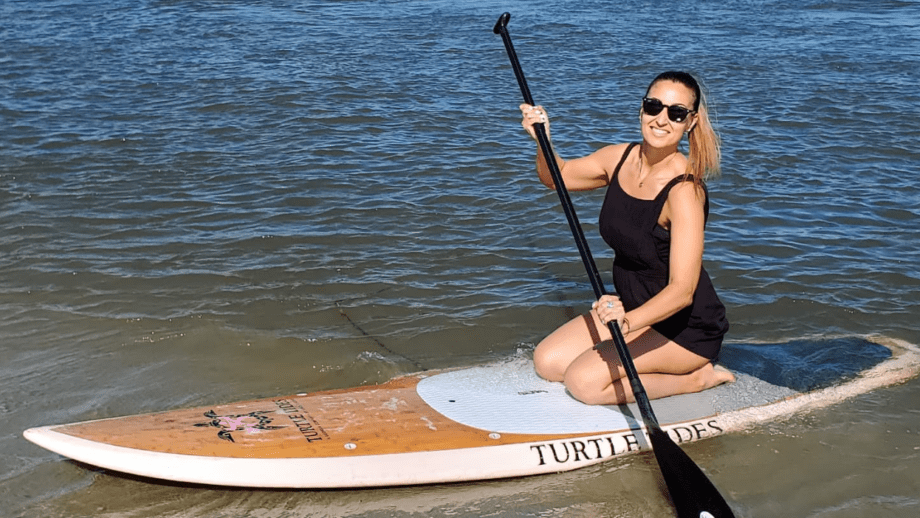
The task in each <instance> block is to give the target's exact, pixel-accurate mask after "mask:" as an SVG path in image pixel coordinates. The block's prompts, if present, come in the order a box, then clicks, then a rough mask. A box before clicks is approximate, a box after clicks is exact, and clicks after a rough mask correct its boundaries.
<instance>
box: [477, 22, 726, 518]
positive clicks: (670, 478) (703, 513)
mask: <svg viewBox="0 0 920 518" xmlns="http://www.w3.org/2000/svg"><path fill="white" fill-rule="evenodd" d="M510 19H511V14H509V13H504V14H502V15H501V16H500V17H499V18H498V22H496V23H495V27H494V28H493V32H495V34H499V35H501V37H502V41H504V43H505V50H507V51H508V58H509V59H510V60H511V66H512V68H514V75H515V77H517V81H518V85H519V86H520V87H521V94H523V96H524V102H526V103H527V104H530V105H534V104H535V103H534V101H533V97H532V96H531V95H530V88H529V87H528V86H527V79H525V77H524V71H523V70H522V69H521V64H520V61H519V60H518V58H517V53H515V51H514V46H513V45H512V43H511V35H510V34H508V20H510ZM533 126H534V132H535V133H536V136H537V142H538V143H539V145H540V149H541V150H542V152H543V156H544V158H545V159H546V165H547V166H548V167H549V172H550V175H551V176H552V178H553V183H554V184H555V185H556V193H557V194H558V195H559V201H560V202H561V203H562V210H563V212H564V213H565V217H566V219H567V220H568V223H569V227H570V228H571V230H572V236H573V237H574V238H575V244H576V245H577V246H578V252H579V253H580V254H581V260H582V262H583V263H584V266H585V270H586V271H587V273H588V277H589V279H590V281H591V287H592V288H593V289H594V295H595V297H597V298H600V297H601V296H602V295H604V294H606V290H605V289H604V283H603V281H602V280H601V276H600V274H599V273H598V272H597V265H596V264H595V262H594V258H593V257H592V255H591V250H590V248H589V247H588V241H587V240H586V239H585V234H584V232H583V231H582V229H581V224H580V223H579V222H578V216H577V215H576V214H575V209H574V207H573V206H572V200H571V198H569V193H568V191H567V190H566V188H565V183H564V182H563V180H562V172H561V171H560V170H559V165H558V164H557V163H556V154H555V152H553V148H552V144H551V143H550V141H549V136H547V134H546V127H545V125H544V124H543V123H536V124H534V125H533ZM607 327H608V328H609V329H610V333H611V335H612V336H613V343H614V345H615V346H616V350H617V354H618V355H619V357H620V362H621V363H622V364H623V370H624V371H625V373H626V377H627V379H629V383H630V386H631V387H632V391H633V396H634V397H635V399H636V404H637V405H638V406H639V412H640V413H641V414H642V421H643V422H644V423H645V426H646V428H647V429H648V432H649V440H650V442H651V444H652V448H653V450H654V452H655V458H656V459H657V460H658V466H659V467H660V468H661V474H662V476H663V477H664V479H665V484H666V485H667V487H668V492H669V493H670V494H671V500H672V501H673V502H674V506H675V508H676V509H677V515H678V517H679V518H710V517H712V518H734V514H733V513H732V510H731V508H730V507H729V506H728V504H727V503H726V502H725V499H724V498H722V495H721V494H720V493H719V491H718V490H717V489H716V488H715V486H714V485H713V484H712V482H710V481H709V479H708V478H707V477H706V475H705V474H704V473H703V471H702V470H701V469H700V468H699V466H697V465H696V463H694V462H693V460H692V459H690V457H688V456H687V454H686V453H684V451H683V450H681V449H680V447H678V446H677V445H676V444H674V441H673V440H671V437H670V436H669V435H668V434H667V432H665V431H663V430H662V429H661V426H660V425H659V424H658V419H657V418H656V417H655V412H654V411H653V410H652V404H651V403H650V402H649V399H648V395H647V394H646V393H645V388H644V387H643V386H642V381H641V380H640V379H639V373H638V372H637V371H636V365H635V363H634V362H633V359H632V355H630V353H629V349H628V348H627V346H626V339H625V338H624V337H623V333H622V331H621V330H620V326H619V324H617V322H616V321H612V322H608V323H607Z"/></svg>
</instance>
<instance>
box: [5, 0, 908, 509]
mask: <svg viewBox="0 0 920 518" xmlns="http://www.w3.org/2000/svg"><path fill="white" fill-rule="evenodd" d="M503 11H510V12H512V19H511V23H510V25H509V29H510V31H511V34H512V36H513V37H514V40H515V45H516V47H517V50H518V53H519V55H520V57H521V60H522V62H523V66H524V70H525V72H526V73H527V75H528V79H529V81H530V86H531V89H532V90H533V93H534V96H535V97H536V98H537V100H538V102H540V103H542V104H544V105H546V106H547V107H548V108H550V110H551V114H552V115H553V136H554V142H555V144H556V147H557V150H558V151H559V152H560V153H561V154H562V155H563V156H575V155H578V154H584V153H587V152H590V151H591V150H593V149H595V148H596V147H598V146H600V145H602V144H604V143H609V142H620V141H626V140H634V139H636V138H638V126H637V120H636V115H637V112H638V99H639V97H640V96H641V94H642V93H643V91H644V87H645V86H646V84H647V82H648V81H649V80H650V79H651V77H653V76H654V75H655V74H657V73H658V72H659V71H662V70H664V69H669V68H686V69H689V70H691V71H694V72H696V73H698V74H699V75H701V76H702V77H703V79H704V80H705V83H706V84H707V86H708V88H709V90H710V92H711V98H712V101H713V105H714V108H715V112H716V116H717V124H718V127H719V129H720V131H721V134H722V137H723V140H724V171H723V176H722V178H721V179H719V180H717V181H715V182H713V183H712V184H711V185H710V189H711V192H712V197H713V200H712V201H713V212H712V217H711V220H710V225H709V231H708V234H707V250H706V261H707V268H708V269H709V271H710V273H711V274H712V276H713V278H714V281H715V283H716V285H717V288H718V289H719V291H720V294H721V295H722V298H723V300H724V301H725V303H726V305H727V307H728V311H729V318H730V319H731V322H732V332H731V334H730V337H729V338H730V341H732V342H735V343H756V342H784V341H788V340H793V339H797V338H802V337H826V336H860V335H867V334H875V335H882V336H886V337H891V338H896V339H901V340H906V341H908V342H911V343H920V331H918V325H917V314H918V313H917V307H918V304H920V274H918V271H917V265H918V264H920V250H918V245H917V243H918V237H920V232H918V226H917V218H918V216H920V188H918V186H917V177H918V176H917V173H918V170H920V168H918V165H917V164H918V163H920V152H918V151H917V146H916V142H917V140H918V137H920V130H918V129H917V121H916V113H915V112H916V107H917V106H920V94H918V90H917V84H918V80H920V76H918V73H917V70H918V65H920V30H918V29H920V3H918V2H916V1H879V2H871V3H869V2H860V1H856V0H850V1H842V2H823V1H818V0H802V1H799V2H789V1H784V0H776V1H760V2H741V1H732V0H729V1H726V2H718V3H715V2H713V3H710V2H702V1H697V0H687V1H684V2H679V3H677V4H674V5H669V6H667V7H666V8H665V7H664V6H661V5H658V4H656V3H652V2H641V1H637V0H627V1H623V2H618V3H616V4H611V3H610V2H601V1H595V0H587V1H579V2H571V1H563V0H530V1H523V0H522V1H518V2H508V1H506V2H487V1H468V2H462V3H461V2H453V1H447V0H431V1H422V0H417V1H370V0H351V1H345V0H340V1H331V0H329V1H313V2H271V3H264V4H262V3H255V2H249V3H243V2H232V1H211V2H183V1H178V0H175V1H139V2H124V1H121V0H110V1H108V2H104V3H103V2H91V1H87V2H80V3H71V2H63V1H45V2H31V1H20V0H5V1H4V2H2V3H0V18H2V19H3V20H4V22H3V24H2V28H0V132H2V133H0V235H2V238H0V268H2V270H0V272H2V273H0V338H2V340H0V423H2V424H0V501H2V502H3V503H4V505H3V506H2V509H3V510H2V511H0V514H3V515H7V516H25V517H39V516H41V517H49V516H50V517H55V516H61V517H64V516H108V517H151V516H208V517H223V516H234V517H238V516H266V517H287V516H353V517H382V516H399V517H404V516H405V517H408V516H464V517H472V516H502V517H504V516H509V517H510V516H540V517H550V516H566V517H569V516H575V517H580V516H583V517H594V516H619V517H639V516H668V515H669V514H668V513H670V512H671V511H670V507H669V505H668V504H667V501H666V500H665V499H664V498H663V496H662V488H661V487H660V483H659V480H660V479H659V477H658V474H657V468H656V466H655V464H654V461H653V459H652V457H649V456H634V457H632V458H626V459H623V460H619V461H614V462H611V463H608V464H605V465H602V466H599V467H594V468H588V469H585V470H582V471H577V472H574V473H568V474H562V475H553V476H546V477H537V478H528V479H520V480H509V481H497V482H486V483H476V484H460V485H451V486H437V487H424V488H401V489H383V490H368V491H293V492H287V491H247V490H223V489H205V488H196V487H187V486H181V485H173V484H166V483H154V482H150V481H141V480H135V479H133V478H131V477H124V476H117V475H112V474H108V473H101V472H97V471H94V470H93V469H91V468H88V467H86V466H80V465H75V464H72V463H68V462H63V461H61V459H60V458H59V457H57V456H55V455H53V454H51V453H48V452H45V451H44V450H41V449H40V448H38V447H35V446H33V445H31V444H30V443H28V442H27V441H25V440H24V439H22V437H21V431H22V430H23V429H25V428H28V427H31V426H36V425H40V424H50V423H59V422H69V421H76V420H84V419H92V418H99V417H111V416H116V415H125V414H132V413H138V412H145V411H156V410H164V409H169V408H176V407H181V406H190V405H198V404H201V405H206V404H214V403H220V402H228V401H233V400H238V399H245V398H249V397H260V396H273V395H278V394H287V393H292V392H298V391H312V390H321V389H326V388H337V387H346V386H353V385H358V384H363V383H373V382H379V381H384V380H386V379H389V378H390V377H392V376H394V375H397V374H402V373H407V372H413V371H417V370H420V369H434V368H439V367H447V366H463V365H473V364H477V363H482V362H488V361H493V360H498V359H505V358H508V357H513V356H519V355H527V354H529V351H530V350H531V349H532V347H533V344H534V343H535V342H536V341H538V340H539V339H540V338H541V337H542V336H544V335H545V334H546V333H548V332H549V331H551V330H552V329H553V328H554V327H555V326H556V325H557V324H559V323H561V322H563V321H564V320H565V319H566V318H568V317H569V316H571V315H574V314H576V313H578V312H581V311H583V310H585V308H586V307H587V305H588V304H589V303H590V294H591V290H590V286H589V284H588V282H587V279H586V277H585V274H584V272H583V271H582V267H581V265H580V261H579V260H578V257H577V253H576V252H575V251H574V246H573V244H572V242H571V236H570V234H569V231H568V229H567V227H566V225H565V222H564V219H563V218H562V216H561V214H560V211H559V209H558V208H557V206H558V203H557V201H556V198H555V194H554V193H552V192H551V191H548V190H546V189H544V188H543V187H542V186H540V185H539V183H538V182H537V181H536V179H535V175H534V174H533V172H532V163H533V152H534V146H533V144H532V143H531V142H530V141H529V140H528V138H527V137H526V136H525V135H524V134H523V132H522V131H521V129H520V126H519V124H518V115H517V113H516V106H517V105H518V104H519V103H520V93H519V91H518V90H517V85H516V83H515V81H514V76H513V74H512V72H511V70H510V67H509V65H508V60H507V57H506V55H505V53H504V48H503V46H502V44H501V40H500V38H499V37H498V36H495V35H494V34H492V32H491V28H492V25H493V24H494V23H495V20H496V19H497V18H498V15H499V14H501V13H502V12H503ZM599 196H600V194H599V193H591V194H586V195H585V194H581V195H578V196H576V197H575V203H576V207H577V209H578V210H579V214H580V215H581V219H582V222H583V224H584V226H585V229H586V231H587V233H588V235H589V240H590V241H591V244H592V249H593V250H594V253H595V255H596V256H597V259H598V262H599V267H600V269H601V270H602V271H603V272H605V273H606V272H607V271H608V268H609V266H608V265H609V261H610V254H609V253H607V252H606V251H605V249H604V246H603V242H602V241H601V240H600V238H599V237H598V236H597V234H596V224H595V219H596V215H597V212H598V209H599V206H600V198H599ZM918 398H920V382H918V381H912V382H909V383H906V384H904V385H901V386H897V387H893V388H890V389H887V390H880V391H877V392H873V393H870V394H867V395H865V396H862V397H860V398H857V399H855V400H853V401H851V402H848V403H846V404H843V405H838V406H835V407H832V408H830V409H826V410H822V411H817V412H813V413H810V414H807V415H801V416H793V417H791V418H790V419H788V420H786V421H782V422H778V423H775V424H771V425H767V426H764V427H761V428H758V429H755V430H752V431H750V432H749V433H745V434H735V435H731V436H726V437H721V438H718V439H712V440H709V441H706V442H703V443H699V444H694V445H690V446H687V448H686V449H687V451H688V453H690V455H691V456H692V457H693V458H694V459H695V460H696V461H697V462H698V463H699V464H700V465H701V466H702V467H703V468H704V469H705V470H706V471H707V473H709V474H710V475H711V478H712V479H713V481H714V482H715V483H716V485H717V486H718V487H719V488H720V489H721V490H722V491H723V493H724V494H725V495H726V497H727V498H728V499H729V500H730V501H731V502H732V503H733V505H734V506H735V508H736V510H737V511H738V512H739V514H743V515H745V516H752V517H753V516H802V517H805V516H807V517H822V518H824V517H835V518H837V517H862V516H872V517H880V516H890V517H908V516H910V517H913V516H916V515H917V514H918V511H920V483H918V482H917V481H918V480H920V467H918V466H920V463H918V462H917V460H918V456H920V413H918V410H917V405H916V401H918Z"/></svg>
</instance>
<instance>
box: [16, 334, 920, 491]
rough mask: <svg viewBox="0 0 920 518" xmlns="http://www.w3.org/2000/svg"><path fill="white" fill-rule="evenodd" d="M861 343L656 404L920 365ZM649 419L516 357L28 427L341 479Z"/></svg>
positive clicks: (515, 468)
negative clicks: (819, 375)
mask: <svg viewBox="0 0 920 518" xmlns="http://www.w3.org/2000/svg"><path fill="white" fill-rule="evenodd" d="M856 342H858V343H857V344H856V345H857V346H863V347H868V346H872V347H874V348H875V351H876V353H873V354H875V356H877V358H874V359H871V360H869V363H871V364H872V365H871V366H868V367H866V368H863V367H862V366H859V367H855V368H854V369H852V370H853V372H838V373H837V374H835V375H834V376H832V377H831V379H829V380H824V381H823V383H824V384H825V385H826V386H824V387H823V388H818V389H815V390H801V389H796V388H794V387H790V386H786V385H792V384H790V383H786V384H785V385H783V384H777V383H776V382H777V380H778V378H777V379H770V377H771V376H769V375H763V376H760V377H758V376H756V375H752V374H748V373H746V372H743V371H744V370H751V371H756V370H757V369H758V368H757V367H756V365H760V363H759V362H757V361H755V362H753V363H754V364H755V368H751V366H750V365H747V364H745V362H744V361H741V360H736V361H735V362H734V363H736V364H737V365H738V368H739V369H740V370H738V371H736V372H735V373H736V376H737V377H738V381H736V382H735V383H733V384H731V385H724V386H721V387H717V388H715V389H711V390H708V391H705V392H703V393H699V394H687V395H682V396H676V397H672V398H665V399H661V400H656V401H653V402H652V405H653V407H654V409H655V412H656V414H657V416H658V419H659V421H660V422H661V424H662V427H663V428H664V429H665V430H667V431H668V433H669V434H670V435H671V437H672V438H673V439H674V441H675V442H677V443H683V442H689V441H695V440H699V439H704V438H708V437H712V436H715V435H719V434H722V433H725V432H729V431H736V430H741V429H744V428H745V427H748V426H751V425H753V424H756V423H758V422H762V421H766V420H770V419H774V418H776V417H779V416H783V415H788V414H790V413H792V412H796V411H800V410H802V409H804V408H813V407H817V406H822V405H827V404H832V403H836V402H838V401H841V400H843V399H846V398H847V397H851V396H853V395H856V394H860V393H864V392H867V391H869V390H872V389H874V388H877V387H881V386H886V385H890V384H893V383H897V382H900V381H903V380H905V379H909V378H911V377H913V376H916V375H917V373H918V371H920V353H918V350H917V348H915V347H914V346H912V345H909V344H905V343H899V342H894V341H890V340H889V341H886V342H885V343H884V345H879V344H876V343H871V342H867V341H865V340H861V339H858V340H856ZM842 347H844V348H846V349H851V348H852V347H853V344H845V345H843V346H842ZM870 356H871V355H870ZM729 363H732V362H731V361H729ZM748 363H751V362H748ZM729 367H731V365H729ZM761 367H762V366H761ZM765 370H769V369H765ZM780 372H781V371H780ZM754 374H757V373H756V372H755V373H754ZM773 377H774V378H776V376H775V375H774V376H773ZM765 378H766V379H765ZM643 430H644V429H643V426H642V424H641V417H640V414H639V412H638V410H637V409H636V408H635V407H634V406H632V405H625V406H589V405H583V404H581V403H579V402H577V401H575V400H573V399H572V398H571V397H570V396H569V395H568V394H567V393H566V392H565V390H564V388H563V387H562V385H561V384H558V383H550V382H547V381H544V380H542V379H540V378H539V377H537V376H536V375H535V374H534V373H533V367H532V364H531V363H530V361H529V360H527V359H525V358H518V359H515V360H512V361H508V362H503V363H499V364H494V365H485V366H480V367H473V368H467V369H458V370H451V371H445V372H439V373H424V374H417V375H411V376H405V377H401V378H397V379H394V380H391V381H389V382H387V383H384V384H381V385H375V386H365V387H359V388H352V389H344V390H332V391H324V392H316V393H311V394H296V395H291V396H285V397H276V398H268V399H261V400H255V401H246V402H240V403H232V404H226V405H216V406H208V407H202V408H193V409H184V410H172V411H168V412H161V413H155V414H146V415H138V416H129V417H118V418H112V419H103V420H97V421H88V422H83V423H75V424H64V425H56V426H45V427H40V428H33V429H30V430H27V431H26V432H25V434H24V436H25V437H26V438H27V439H28V440H30V441H32V442H34V443H35V444H38V445H39V446H42V447H44V448H46V449H48V450H51V451H53V452H56V453H58V454H60V455H63V456H65V457H68V458H70V459H73V460H76V461H79V462H83V463H86V464H90V465H93V466H98V467H101V468H105V469H109V470H114V471H118V472H123V473H129V474H133V475H138V476H143V477H151V478H157V479H163V480H170V481H178V482H187V483H196V484H207V485H219V486H241V487H272V488H344V487H369V486H393V485H408V484H429V483H441V482H458V481H469V480H485V479H495V478H504V477H515V476H524V475H535V474H540V473H551V472H558V471H567V470H572V469H577V468H581V467H584V466H588V465H591V464H595V463H598V462H602V461H605V460H607V459H611V458H614V457H618V456H621V455H624V454H627V453H630V452H635V451H641V450H645V449H648V448H649V444H648V441H647V439H646V436H645V434H644V431H643Z"/></svg>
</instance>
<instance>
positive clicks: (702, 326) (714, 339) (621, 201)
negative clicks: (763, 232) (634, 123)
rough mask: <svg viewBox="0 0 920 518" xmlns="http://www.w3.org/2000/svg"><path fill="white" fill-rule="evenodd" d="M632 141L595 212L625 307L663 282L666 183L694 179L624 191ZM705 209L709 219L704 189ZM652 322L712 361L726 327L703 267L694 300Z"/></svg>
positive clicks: (667, 235)
mask: <svg viewBox="0 0 920 518" xmlns="http://www.w3.org/2000/svg"><path fill="white" fill-rule="evenodd" d="M637 145H638V144H636V143H632V144H630V145H629V147H628V148H627V149H626V152H625V153H623V158H622V159H620V163H619V164H617V167H616V169H615V170H614V172H613V178H612V179H611V180H610V186H609V187H608V188H607V195H606V197H605V198H604V205H603V207H602V208H601V215H600V233H601V236H602V237H603V238H604V241H606V242H607V244H609V245H610V247H611V248H613V250H614V252H615V254H616V255H615V258H614V261H613V284H614V286H615V287H616V291H617V294H618V295H619V296H620V299H621V300H622V301H623V306H624V307H625V308H626V311H631V310H633V309H635V308H637V307H639V306H641V305H642V304H644V303H645V302H646V301H648V300H649V299H651V298H652V297H653V296H655V295H656V294H658V292H660V291H661V290H663V289H664V288H665V286H667V284H668V270H669V267H668V264H669V263H668V261H669V259H670V257H669V256H670V251H671V234H670V232H669V231H667V230H665V229H664V228H662V227H661V226H660V225H659V224H658V217H659V216H660V215H661V210H662V208H663V207H664V203H665V201H667V199H668V193H669V192H670V191H671V188H673V187H674V186H675V185H677V184H678V183H680V182H684V181H692V179H693V177H692V176H689V175H687V176H679V177H677V178H675V179H673V180H672V181H671V182H670V183H668V185H666V186H665V187H664V189H662V190H661V192H659V193H658V196H657V197H656V198H655V199H654V200H643V199H639V198H634V197H632V196H630V195H629V194H626V192H625V191H623V188H622V187H620V182H619V179H618V176H619V172H620V168H621V167H622V166H623V163H624V162H625V161H626V157H627V156H629V153H630V152H631V151H632V149H633V148H634V147H636V146H637ZM704 190H705V186H704ZM704 214H705V217H706V218H707V219H708V218H709V193H708V191H706V204H705V206H704ZM652 328H653V329H655V330H656V331H658V332H659V333H661V334H662V336H664V337H666V338H668V339H670V340H672V341H674V342H675V343H677V344H678V345H680V346H681V347H683V348H685V349H688V350H690V351H692V352H694V353H696V354H698V355H700V356H703V357H705V358H708V359H710V360H713V361H715V360H716V359H717V358H718V355H719V350H720V349H721V347H722V338H723V337H724V336H725V333H726V332H727V331H728V320H727V319H726V318H725V306H723V305H722V302H721V301H720V300H719V297H718V295H716V291H715V288H713V286H712V281H711V280H710V278H709V274H707V273H706V270H705V269H703V268H701V269H700V280H699V283H698V284H697V286H696V292H694V294H693V303H692V304H691V305H690V306H689V307H687V308H684V309H682V310H681V311H679V312H678V313H676V314H675V315H673V316H671V317H669V318H667V319H666V320H663V321H661V322H658V323H657V324H654V325H653V326H652Z"/></svg>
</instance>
